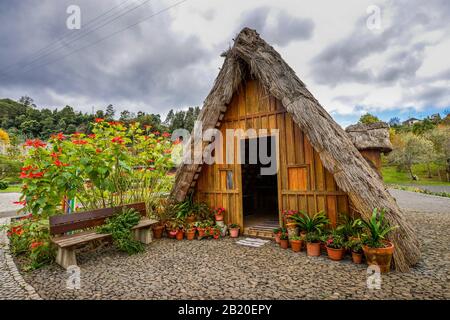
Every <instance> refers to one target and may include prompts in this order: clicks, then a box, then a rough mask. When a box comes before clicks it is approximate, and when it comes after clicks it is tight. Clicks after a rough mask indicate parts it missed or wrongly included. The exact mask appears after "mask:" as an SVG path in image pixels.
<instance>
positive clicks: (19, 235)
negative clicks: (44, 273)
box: [3, 215, 56, 271]
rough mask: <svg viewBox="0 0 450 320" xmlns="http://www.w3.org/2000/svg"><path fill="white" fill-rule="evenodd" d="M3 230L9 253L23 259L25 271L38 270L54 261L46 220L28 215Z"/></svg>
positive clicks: (54, 254) (53, 250) (53, 251)
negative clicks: (7, 240) (8, 242)
mask: <svg viewBox="0 0 450 320" xmlns="http://www.w3.org/2000/svg"><path fill="white" fill-rule="evenodd" d="M3 229H6V234H7V236H8V238H9V241H10V250H11V253H12V254H13V255H14V256H16V257H17V256H23V257H24V258H25V262H24V270H25V271H28V270H34V269H38V268H40V267H42V266H44V265H47V264H49V263H51V262H52V261H54V259H55V256H56V252H55V248H54V247H53V246H52V243H51V240H50V231H49V224H48V220H47V219H38V218H34V217H32V216H31V215H29V216H27V217H25V218H21V219H20V220H17V221H14V222H12V223H11V224H10V225H5V226H3Z"/></svg>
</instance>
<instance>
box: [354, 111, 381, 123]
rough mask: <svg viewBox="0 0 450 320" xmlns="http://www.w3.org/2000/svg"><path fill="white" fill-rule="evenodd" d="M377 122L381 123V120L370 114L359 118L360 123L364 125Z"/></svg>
mask: <svg viewBox="0 0 450 320" xmlns="http://www.w3.org/2000/svg"><path fill="white" fill-rule="evenodd" d="M375 122H380V119H378V118H377V117H376V116H374V115H372V114H370V113H366V114H364V115H362V116H361V118H359V123H362V124H371V123H375Z"/></svg>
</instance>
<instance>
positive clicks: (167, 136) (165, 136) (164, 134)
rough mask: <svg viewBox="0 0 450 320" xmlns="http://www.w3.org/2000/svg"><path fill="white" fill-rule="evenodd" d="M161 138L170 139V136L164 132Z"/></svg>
mask: <svg viewBox="0 0 450 320" xmlns="http://www.w3.org/2000/svg"><path fill="white" fill-rule="evenodd" d="M162 136H163V137H164V138H170V136H171V134H170V133H168V132H164V133H163V134H162Z"/></svg>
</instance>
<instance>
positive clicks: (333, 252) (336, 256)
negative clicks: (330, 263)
mask: <svg viewBox="0 0 450 320" xmlns="http://www.w3.org/2000/svg"><path fill="white" fill-rule="evenodd" d="M326 248H327V253H328V258H330V259H331V260H334V261H339V260H342V258H343V257H344V252H345V249H344V248H339V249H334V248H330V247H326Z"/></svg>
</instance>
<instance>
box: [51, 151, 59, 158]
mask: <svg viewBox="0 0 450 320" xmlns="http://www.w3.org/2000/svg"><path fill="white" fill-rule="evenodd" d="M50 157H52V158H53V159H58V157H59V154H57V153H56V152H52V153H51V154H50Z"/></svg>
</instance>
